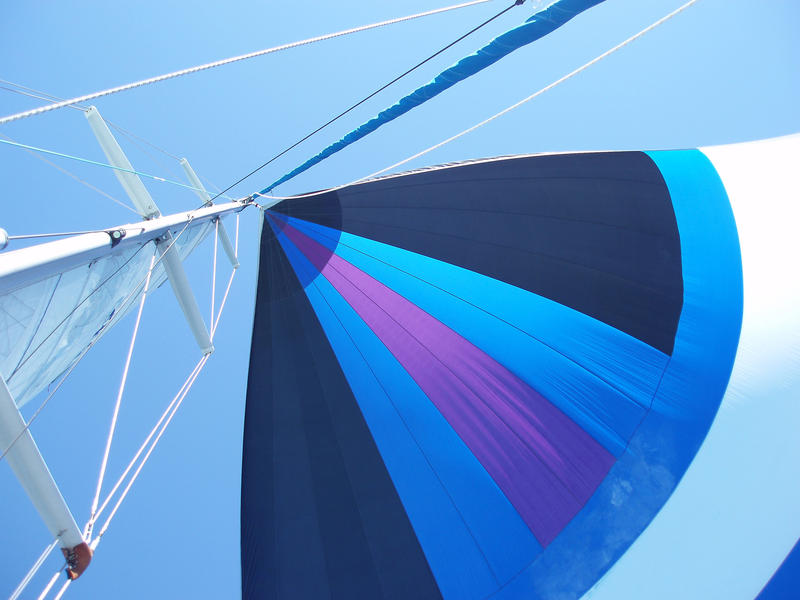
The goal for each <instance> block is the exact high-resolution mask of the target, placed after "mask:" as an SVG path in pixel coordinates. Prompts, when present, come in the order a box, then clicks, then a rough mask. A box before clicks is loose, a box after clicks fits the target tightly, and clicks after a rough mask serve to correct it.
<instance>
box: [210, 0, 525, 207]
mask: <svg viewBox="0 0 800 600" xmlns="http://www.w3.org/2000/svg"><path fill="white" fill-rule="evenodd" d="M522 2H523V0H515V2H514V4H512V5H511V6H508V7H506V8H504V9H503V10H501V11H500V12H499V13H497V14H496V15H495V16H493V17H490V18H489V19H487V20H486V21H484V22H483V23H481V24H480V25H478V26H476V27H473V28H472V29H470V30H469V31H468V32H467V33H465V34H463V35H462V36H460V37H459V38H458V39H456V40H454V41H452V42H450V43H449V44H447V45H446V46H445V47H444V48H442V49H440V50H438V51H436V52H434V53H433V54H431V55H430V56H429V57H428V58H426V59H424V60H422V61H420V62H418V63H417V64H416V65H414V66H413V67H411V68H410V69H408V70H407V71H405V72H404V73H402V74H401V75H398V76H397V77H395V78H394V79H392V80H391V81H390V82H389V83H386V84H384V85H382V86H381V87H379V88H378V89H377V90H375V91H374V92H372V93H371V94H370V95H368V96H365V97H364V98H362V99H361V100H359V101H358V102H356V103H355V104H353V105H352V106H351V107H350V108H348V109H346V110H344V111H342V112H340V113H339V114H338V115H336V116H335V117H333V118H332V119H330V120H329V121H328V122H326V123H325V124H323V125H320V126H319V127H317V128H316V129H315V130H314V131H312V132H311V133H309V134H308V135H306V136H305V137H303V138H301V139H299V140H297V141H296V142H295V143H293V144H292V145H291V146H288V147H287V148H285V149H284V150H282V151H281V152H279V153H278V154H276V155H275V156H273V157H272V158H270V159H269V160H268V161H267V162H265V163H263V164H262V165H261V166H260V167H257V168H255V169H253V170H252V171H250V172H249V173H248V174H247V175H245V176H244V177H242V178H241V179H239V180H238V181H236V182H235V183H233V184H231V185H229V186H228V187H226V188H225V189H224V190H222V191H221V192H220V194H222V193H224V192H227V191H228V190H230V189H231V188H234V187H236V186H237V185H239V184H240V183H242V182H243V181H244V180H245V179H248V178H249V177H251V176H252V175H255V174H256V173H258V172H259V171H260V170H261V169H263V168H264V167H266V166H267V165H269V164H271V163H272V162H274V161H275V160H277V159H279V158H280V157H281V156H283V155H284V154H286V153H287V152H289V151H290V150H292V149H294V148H296V147H297V146H299V145H300V144H302V143H303V142H305V141H306V140H307V139H309V138H310V137H311V136H313V135H315V134H317V133H319V132H320V131H322V130H323V129H325V128H326V127H327V126H328V125H331V124H332V123H334V122H336V121H338V120H339V119H340V118H342V117H343V116H345V115H346V114H347V113H349V112H351V111H352V110H354V109H356V108H358V107H359V106H361V105H362V104H364V103H365V102H366V101H367V100H369V99H370V98H373V97H375V96H377V95H378V94H379V93H381V92H382V91H383V90H385V89H386V88H388V87H389V86H391V85H392V84H394V83H397V82H398V81H400V80H401V79H402V78H403V77H405V76H406V75H408V74H410V73H412V72H413V71H415V70H417V69H418V68H419V67H421V66H422V65H424V64H425V63H427V62H429V61H431V60H433V59H434V58H436V57H437V56H439V55H440V54H442V53H443V52H444V51H446V50H448V49H450V48H452V47H453V46H455V45H456V44H457V43H458V42H460V41H461V40H463V39H465V38H466V37H468V36H470V35H472V34H473V33H475V32H476V31H478V30H479V29H481V28H482V27H484V26H485V25H488V24H489V23H491V22H492V21H494V20H495V19H498V18H499V17H501V16H502V15H504V14H505V13H507V12H508V11H509V10H511V9H512V8H514V7H515V6H520V5H521V4H522ZM217 195H219V194H217ZM215 198H216V196H215V197H214V198H211V200H212V201H213V200H214V199H215Z"/></svg>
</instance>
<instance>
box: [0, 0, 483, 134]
mask: <svg viewBox="0 0 800 600" xmlns="http://www.w3.org/2000/svg"><path fill="white" fill-rule="evenodd" d="M490 1H491V0H472V1H471V2H464V3H462V4H455V5H453V6H446V7H444V8H437V9H434V10H429V11H425V12H421V13H417V14H414V15H409V16H406V17H398V18H395V19H389V20H387V21H380V22H378V23H372V24H371V25H362V26H360V27H354V28H352V29H345V30H343V31H337V32H335V33H328V34H325V35H320V36H317V37H313V38H308V39H305V40H300V41H298V42H291V43H289V44H282V45H280V46H274V47H272V48H266V49H264V50H258V51H256V52H250V53H248V54H241V55H239V56H233V57H231V58H225V59H222V60H217V61H214V62H210V63H205V64H202V65H197V66H195V67H189V68H188V69H181V70H180V71H173V72H172V73H166V74H164V75H158V76H156V77H150V78H149V79H142V80H140V81H135V82H133V83H127V84H124V85H120V86H117V87H113V88H108V89H106V90H101V91H99V92H93V93H91V94H86V95H84V96H77V97H75V98H71V99H69V100H63V101H61V102H55V103H53V104H48V105H47V106H40V107H39V108H34V109H31V110H26V111H23V112H20V113H16V114H13V115H8V116H6V117H2V118H0V125H5V124H6V123H11V122H12V121H17V120H19V119H24V118H25V117H32V116H34V115H40V114H42V113H45V112H48V111H51V110H55V109H57V108H63V107H64V106H71V105H73V104H79V103H81V102H87V101H89V100H94V99H95V98H100V97H102V96H109V95H111V94H116V93H118V92H124V91H127V90H131V89H134V88H138V87H142V86H145V85H150V84H153V83H159V82H161V81H165V80H167V79H174V78H175V77H181V76H182V75H189V74H192V73H197V72H198V71H205V70H207V69H213V68H215V67H221V66H224V65H228V64H231V63H234V62H238V61H241V60H247V59H249V58H256V57H258V56H263V55H265V54H271V53H273V52H279V51H281V50H289V49H291V48H297V47H299V46H305V45H308V44H313V43H316V42H322V41H325V40H329V39H333V38H336V37H342V36H345V35H350V34H353V33H360V32H362V31H367V30H369V29H376V28H378V27H384V26H387V25H395V24H397V23H402V22H404V21H411V20H413V19H419V18H421V17H428V16H431V15H435V14H439V13H443V12H447V11H451V10H456V9H459V8H465V7H467V6H473V5H476V4H483V3H485V2H490Z"/></svg>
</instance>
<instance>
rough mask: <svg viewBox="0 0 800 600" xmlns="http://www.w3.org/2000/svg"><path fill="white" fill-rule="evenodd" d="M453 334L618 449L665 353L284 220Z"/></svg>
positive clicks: (473, 278)
mask: <svg viewBox="0 0 800 600" xmlns="http://www.w3.org/2000/svg"><path fill="white" fill-rule="evenodd" d="M289 222H290V223H292V224H293V225H295V226H296V227H298V228H300V229H302V230H303V231H306V232H308V233H309V234H310V235H313V236H314V237H315V239H319V240H321V241H324V240H327V244H329V245H330V243H331V242H332V241H333V240H335V239H337V238H339V242H338V246H336V254H338V255H339V256H341V257H343V258H344V259H346V260H348V261H349V262H351V263H352V264H354V265H356V266H358V267H359V268H360V269H362V270H364V271H365V272H367V273H369V274H370V275H372V276H373V277H375V278H376V279H378V280H379V281H381V282H382V283H384V284H385V285H387V286H388V287H389V288H391V289H393V290H394V291H396V292H398V293H399V294H401V295H402V296H404V297H406V298H408V299H409V300H411V301H412V302H413V303H414V304H416V305H417V306H419V307H420V308H422V309H423V310H425V311H426V312H428V313H429V314H431V315H432V316H434V317H435V318H437V319H438V320H440V321H442V322H443V323H445V324H446V325H448V326H449V327H450V328H451V329H453V330H454V331H456V332H458V333H460V334H461V335H462V336H464V337H465V338H466V339H468V340H469V341H470V342H472V343H473V344H475V345H476V346H478V347H479V348H481V349H482V350H483V351H484V352H486V353H487V354H489V355H490V356H492V357H494V358H495V359H496V360H498V361H499V362H500V363H502V364H503V365H504V366H506V367H507V368H509V369H510V370H511V371H512V372H514V373H516V374H517V375H518V376H519V377H521V378H522V379H523V380H525V381H526V382H527V383H529V384H530V385H531V386H532V387H533V388H534V389H536V390H538V391H539V392H540V393H542V394H543V395H544V396H545V397H547V398H548V399H549V400H550V401H551V402H553V403H554V404H555V405H556V406H558V407H559V408H561V410H563V411H564V412H565V413H566V414H568V415H569V416H570V417H571V418H572V419H573V420H575V421H576V422H577V423H579V424H580V425H581V426H582V427H583V428H584V429H585V430H586V431H588V432H589V433H590V434H592V436H593V437H594V438H595V439H596V440H597V441H599V442H600V443H601V444H603V446H604V447H605V448H606V449H607V450H609V451H610V452H612V453H613V454H615V455H617V456H618V455H619V454H621V453H622V452H623V451H624V449H625V447H626V445H627V443H628V439H629V438H630V436H631V435H632V434H633V431H634V430H635V428H636V427H637V426H638V424H639V423H640V422H641V420H642V418H643V416H644V414H645V411H646V410H647V409H649V407H650V402H651V400H652V397H653V394H654V393H655V390H656V386H657V385H658V382H659V380H660V379H661V376H662V374H663V369H664V367H665V366H666V363H667V359H668V357H667V356H666V355H664V354H663V353H662V352H659V351H658V350H656V349H654V348H652V347H650V346H648V345H647V344H645V343H643V342H641V341H639V340H636V339H634V338H632V337H631V336H628V335H627V334H624V333H622V332H621V331H619V330H617V329H615V328H613V327H610V326H608V325H606V324H604V323H602V322H600V321H597V320H595V319H592V318H591V317H588V316H586V315H584V314H582V313H579V312H578V311H575V310H572V309H570V308H568V307H565V306H562V305H560V304H558V303H556V302H553V301H551V300H548V299H546V298H542V297H541V296H537V295H536V294H532V293H531V292H528V291H526V290H522V289H520V288H517V287H514V286H511V285H508V284H506V283H503V282H501V281H497V280H496V279H492V278H490V277H487V276H485V275H482V274H479V273H475V272H473V271H468V270H466V269H462V268H460V267H456V266H454V265H450V264H447V263H444V262H442V261H437V260H435V259H431V258H428V257H425V256H422V255H419V254H415V253H412V252H408V251H406V250H402V249H399V248H395V247H392V246H389V245H387V244H382V243H380V242H375V241H373V240H368V239H366V238H362V237H359V236H354V235H352V234H348V233H341V234H340V236H338V235H336V232H334V231H332V230H330V229H329V228H326V227H324V226H321V225H317V224H313V223H309V222H307V221H303V220H300V219H295V218H290V219H289Z"/></svg>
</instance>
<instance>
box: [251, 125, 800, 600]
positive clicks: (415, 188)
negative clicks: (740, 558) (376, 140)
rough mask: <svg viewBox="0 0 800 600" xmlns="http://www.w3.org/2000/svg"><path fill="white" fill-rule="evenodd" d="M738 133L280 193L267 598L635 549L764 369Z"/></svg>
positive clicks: (263, 548) (268, 264)
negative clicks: (744, 385)
mask: <svg viewBox="0 0 800 600" xmlns="http://www.w3.org/2000/svg"><path fill="white" fill-rule="evenodd" d="M795 143H796V140H795ZM712 150H713V149H712ZM718 155H719V153H715V152H713V151H705V152H703V151H700V150H685V151H672V152H606V153H583V154H561V155H541V156H522V157H513V158H504V159H494V160H484V161H476V162H471V163H464V164H458V165H452V166H446V167H440V168H432V169H427V170H422V171H417V172H413V173H408V174H401V175H393V176H389V177H385V178H381V179H377V180H373V181H369V182H366V183H362V184H358V185H353V186H350V187H347V188H344V189H339V190H336V191H331V192H322V193H320V194H317V195H312V196H309V197H298V198H294V199H290V200H286V201H284V202H281V203H280V204H277V205H275V206H274V207H273V208H272V209H270V210H267V211H266V213H265V220H264V225H263V231H262V245H261V258H260V261H261V262H260V272H259V283H258V296H257V300H256V312H255V320H254V325H253V338H252V354H251V362H250V374H249V381H248V398H247V411H246V421H245V438H244V456H243V478H242V585H243V596H244V598H262V597H270V598H320V597H331V598H409V597H414V598H447V599H451V598H452V599H470V598H474V599H479V598H498V599H500V598H502V599H510V598H542V599H555V598H559V599H560V598H580V597H581V596H582V595H583V594H584V593H586V592H587V591H588V590H589V589H590V588H592V586H594V585H595V584H596V583H597V582H598V580H599V579H600V578H601V577H602V576H603V575H604V574H605V573H606V572H607V571H609V569H611V568H612V566H614V565H615V563H617V562H619V563H620V564H621V565H622V566H621V567H620V568H621V569H624V568H627V567H626V566H625V565H626V564H628V565H629V564H631V563H630V561H629V560H628V557H627V556H625V555H626V554H627V553H628V551H629V549H630V548H631V545H632V543H633V542H634V541H636V540H637V538H639V537H640V536H642V537H643V538H650V537H652V535H656V534H653V533H652V532H649V531H648V529H650V528H649V527H648V526H649V524H650V523H651V522H652V521H653V519H654V517H656V515H657V514H658V513H659V511H660V510H661V509H662V507H664V505H665V503H667V502H668V500H669V499H670V496H671V495H672V494H673V492H674V491H675V490H676V488H677V487H678V486H679V482H681V479H682V478H683V477H684V475H685V473H686V472H687V469H688V468H689V467H690V465H691V464H692V461H693V458H694V457H695V454H696V453H697V452H698V449H699V448H700V447H701V445H702V444H703V441H704V439H705V438H706V434H707V433H708V431H709V428H710V427H711V425H712V423H713V422H714V418H715V415H716V413H717V410H718V409H719V407H720V403H721V402H723V399H724V398H727V397H728V396H726V394H728V395H729V394H730V392H729V391H728V392H726V390H728V382H729V380H730V379H731V377H732V372H733V377H734V379H735V378H736V377H737V373H740V372H741V370H744V371H745V372H747V370H748V369H750V368H751V366H752V365H750V364H748V361H749V360H751V359H749V358H748V357H747V355H746V353H745V354H743V353H742V351H741V349H740V347H739V336H740V331H741V330H742V328H743V272H742V265H743V258H742V257H743V252H744V251H750V252H756V250H755V249H754V245H753V244H752V241H751V240H750V239H749V238H745V240H746V241H747V242H748V243H750V245H749V246H746V247H742V244H741V242H740V236H739V227H741V225H739V223H738V221H737V220H738V219H739V218H740V216H741V211H742V210H743V209H742V203H741V202H742V201H741V199H739V200H737V201H738V202H739V204H738V205H736V208H737V211H739V212H736V211H734V209H733V208H732V202H733V200H732V199H731V197H729V190H726V186H725V185H724V184H723V179H721V176H720V172H719V171H718V170H717V168H716V164H715V163H714V162H713V160H710V159H709V157H711V158H712V159H714V158H715V157H717V156H718ZM723 162H724V161H723ZM727 172H730V169H728V171H726V173H727ZM735 212H736V214H735ZM744 256H745V259H746V258H747V256H749V255H747V254H745V255H744ZM745 264H748V263H747V262H746V260H745ZM796 287H797V286H795V288H793V289H794V292H792V293H795V294H796V298H795V300H794V301H798V300H800V291H798V290H797V289H796ZM767 289H768V286H767V287H765V288H764V290H763V291H762V292H761V293H768V292H767V291H766V290H767ZM751 317H752V316H751ZM744 323H745V325H744V327H745V329H747V326H748V321H745V322H744ZM798 341H800V329H795V330H792V331H791V332H790V334H789V337H788V341H787V343H789V345H791V344H797V343H798ZM785 360H788V361H789V362H791V361H792V360H793V361H794V367H795V374H794V375H792V377H794V379H797V378H798V377H800V375H798V374H797V373H800V368H799V367H800V365H798V364H797V361H798V359H797V355H796V354H795V357H794V358H793V359H789V358H786V359H785ZM737 365H738V367H737ZM784 366H785V365H784ZM737 368H738V369H739V370H738V371H737ZM781 372H782V373H784V374H785V369H781ZM798 383H800V382H794V383H793V384H790V385H794V386H795V387H793V388H787V392H786V394H788V396H787V395H784V398H785V400H787V401H788V400H790V398H791V394H792V393H793V392H791V391H790V389H794V390H796V389H798V387H797V384H798ZM735 393H736V394H738V396H737V398H739V401H741V399H740V398H741V394H742V390H741V389H737V390H736V392H735ZM748 394H749V396H748ZM744 396H745V397H746V398H748V401H749V402H751V403H753V402H757V401H758V399H759V398H760V396H759V394H758V392H757V391H752V390H750V391H746V392H745V393H744ZM787 406H788V404H787ZM785 410H790V409H789V408H786V407H785ZM689 479H691V478H689ZM791 521H792V523H791V527H790V528H789V531H787V534H786V536H785V537H787V540H788V541H789V547H791V544H792V543H793V542H794V540H796V539H797V537H798V536H800V522H798V519H796V518H795V519H792V520H791ZM643 533H647V534H648V535H646V536H643V535H642V534H643ZM635 554H636V553H631V555H632V556H633V555H635ZM620 559H622V560H620ZM631 560H633V559H631ZM633 564H634V565H635V564H639V563H636V562H634V563H633ZM631 568H634V567H631ZM612 572H613V569H612ZM770 574H771V573H765V574H764V577H763V581H762V582H761V583H762V585H763V584H764V583H766V580H767V579H768V578H769V575H770ZM757 591H758V590H756V593H757ZM754 595H755V594H754ZM609 597H613V592H612V593H611V595H610V596H609ZM648 597H650V596H648ZM658 597H662V596H658ZM673 597H674V596H673ZM751 597H752V596H751Z"/></svg>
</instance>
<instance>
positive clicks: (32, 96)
mask: <svg viewBox="0 0 800 600" xmlns="http://www.w3.org/2000/svg"><path fill="white" fill-rule="evenodd" d="M0 81H1V82H3V83H11V82H10V81H9V82H6V80H5V79H0ZM11 85H16V84H13V83H12V84H11ZM20 87H23V86H20ZM0 90H6V91H7V92H12V93H14V94H19V95H21V96H28V97H29V98H36V99H37V100H47V101H48V102H52V101H53V100H58V98H55V97H49V98H48V97H47V95H43V94H34V93H33V91H31V92H26V91H23V90H16V89H14V88H10V87H7V86H5V85H0ZM34 91H35V90H34ZM69 108H74V109H75V110H81V111H83V112H86V111H87V110H88V109H86V108H84V107H82V106H78V105H76V104H71V105H70V106H69Z"/></svg>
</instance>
